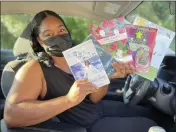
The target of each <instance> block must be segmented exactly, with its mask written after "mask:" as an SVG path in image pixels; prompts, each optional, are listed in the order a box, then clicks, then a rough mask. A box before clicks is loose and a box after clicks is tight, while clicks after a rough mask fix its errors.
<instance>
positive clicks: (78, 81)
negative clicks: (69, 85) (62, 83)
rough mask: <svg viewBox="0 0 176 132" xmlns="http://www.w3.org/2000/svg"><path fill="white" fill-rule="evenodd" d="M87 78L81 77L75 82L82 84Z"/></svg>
mask: <svg viewBox="0 0 176 132" xmlns="http://www.w3.org/2000/svg"><path fill="white" fill-rule="evenodd" d="M87 82H88V79H87V78H86V79H81V80H77V83H80V84H83V83H87Z"/></svg>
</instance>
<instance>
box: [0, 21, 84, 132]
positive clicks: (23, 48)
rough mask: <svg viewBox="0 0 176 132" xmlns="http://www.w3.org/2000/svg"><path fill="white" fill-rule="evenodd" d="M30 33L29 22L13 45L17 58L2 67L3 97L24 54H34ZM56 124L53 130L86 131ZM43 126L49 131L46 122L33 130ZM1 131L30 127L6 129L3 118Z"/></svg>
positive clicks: (23, 129)
mask: <svg viewBox="0 0 176 132" xmlns="http://www.w3.org/2000/svg"><path fill="white" fill-rule="evenodd" d="M30 33H31V24H30V23H29V24H28V25H27V27H26V28H25V29H24V31H23V33H22V34H21V36H20V37H19V38H18V39H17V41H16V43H15V45H14V49H13V53H14V55H15V56H16V57H17V59H16V60H13V61H10V62H8V63H7V65H6V66H5V68H4V69H3V72H2V78H1V88H2V91H3V94H4V96H5V97H7V94H8V92H9V90H10V88H11V86H12V83H13V80H14V77H15V74H16V72H17V71H18V70H19V68H20V67H21V66H22V65H24V64H25V63H26V62H27V61H28V59H27V57H26V55H27V54H30V55H34V53H33V50H32V47H31V41H30ZM56 124H57V130H54V131H62V132H86V129H85V128H83V127H80V126H74V125H71V124H67V123H62V122H57V123H56V122H55V124H53V125H56ZM44 128H46V129H45V131H50V130H49V128H48V126H47V123H46V125H43V126H42V127H41V129H42V130H41V129H40V130H39V129H36V130H35V132H41V131H43V129H44ZM1 131H2V132H16V131H18V132H23V131H25V132H26V131H31V130H30V128H29V129H25V128H16V129H8V128H7V126H6V124H5V122H4V120H1ZM32 131H33V130H32Z"/></svg>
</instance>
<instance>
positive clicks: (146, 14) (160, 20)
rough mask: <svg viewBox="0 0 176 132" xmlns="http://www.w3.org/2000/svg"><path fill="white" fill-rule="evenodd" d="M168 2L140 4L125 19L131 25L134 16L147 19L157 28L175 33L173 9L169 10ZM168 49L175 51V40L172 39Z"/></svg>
mask: <svg viewBox="0 0 176 132" xmlns="http://www.w3.org/2000/svg"><path fill="white" fill-rule="evenodd" d="M170 9H171V8H170V2H169V1H167V2H164V1H163V2H161V1H145V2H142V3H141V4H140V5H139V6H138V7H137V8H136V9H134V10H133V11H132V12H131V13H129V14H128V15H127V16H126V19H127V20H128V21H129V22H130V23H133V22H134V20H135V18H136V16H140V17H142V18H144V19H147V20H149V21H151V22H153V23H155V24H157V25H159V26H162V27H164V28H167V29H169V30H171V31H174V32H175V15H172V14H173V9H172V10H170ZM170 49H172V50H173V51H176V49H175V38H174V39H173V41H172V43H171V45H170Z"/></svg>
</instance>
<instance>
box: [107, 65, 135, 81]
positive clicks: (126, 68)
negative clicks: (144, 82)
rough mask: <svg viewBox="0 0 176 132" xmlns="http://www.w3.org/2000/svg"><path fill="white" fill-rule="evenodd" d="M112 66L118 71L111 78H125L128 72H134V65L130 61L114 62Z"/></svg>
mask: <svg viewBox="0 0 176 132" xmlns="http://www.w3.org/2000/svg"><path fill="white" fill-rule="evenodd" d="M112 66H113V67H114V69H115V70H116V72H115V73H113V74H112V75H111V76H110V79H115V78H124V77H125V76H126V75H127V74H133V73H134V66H133V65H131V64H128V63H118V62H114V63H112Z"/></svg>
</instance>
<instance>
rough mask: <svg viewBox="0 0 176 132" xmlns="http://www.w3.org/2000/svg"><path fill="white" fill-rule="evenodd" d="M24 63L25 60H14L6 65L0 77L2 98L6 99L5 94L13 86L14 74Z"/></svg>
mask: <svg viewBox="0 0 176 132" xmlns="http://www.w3.org/2000/svg"><path fill="white" fill-rule="evenodd" d="M25 63H26V60H24V59H23V60H14V61H10V62H9V63H7V65H6V66H5V68H4V69H3V72H2V77H1V89H2V92H3V94H4V97H7V94H8V92H9V90H10V88H11V86H12V84H13V80H14V77H15V74H16V72H17V71H18V70H19V68H20V67H21V66H22V65H23V64H25Z"/></svg>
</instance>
